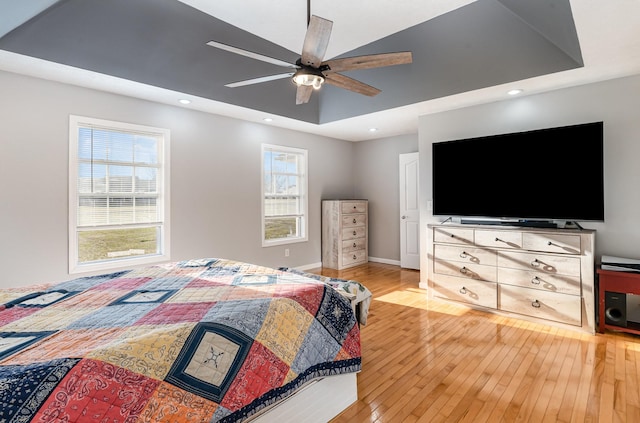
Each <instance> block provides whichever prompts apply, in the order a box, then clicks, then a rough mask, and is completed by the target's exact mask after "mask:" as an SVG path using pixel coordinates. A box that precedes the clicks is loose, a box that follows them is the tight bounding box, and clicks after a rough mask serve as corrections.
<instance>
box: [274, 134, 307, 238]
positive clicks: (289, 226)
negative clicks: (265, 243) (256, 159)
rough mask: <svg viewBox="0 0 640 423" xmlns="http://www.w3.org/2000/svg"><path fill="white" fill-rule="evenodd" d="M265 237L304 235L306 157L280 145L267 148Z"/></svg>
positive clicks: (301, 152)
mask: <svg viewBox="0 0 640 423" xmlns="http://www.w3.org/2000/svg"><path fill="white" fill-rule="evenodd" d="M263 151H264V157H263V160H264V163H263V170H264V175H263V176H264V181H263V189H264V199H263V201H264V219H265V238H266V239H267V240H269V239H280V238H291V237H302V236H304V234H303V233H302V231H303V228H304V225H303V219H304V218H305V206H304V205H305V203H304V196H305V194H306V193H305V186H306V184H305V178H306V174H305V173H306V157H305V154H304V152H303V150H301V151H300V152H297V151H295V150H293V149H292V150H289V149H278V148H277V147H267V146H265V147H264V150H263Z"/></svg>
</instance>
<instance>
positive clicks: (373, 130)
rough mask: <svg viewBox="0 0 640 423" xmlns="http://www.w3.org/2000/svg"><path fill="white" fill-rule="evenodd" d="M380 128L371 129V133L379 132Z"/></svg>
mask: <svg viewBox="0 0 640 423" xmlns="http://www.w3.org/2000/svg"><path fill="white" fill-rule="evenodd" d="M377 131H378V128H369V132H377Z"/></svg>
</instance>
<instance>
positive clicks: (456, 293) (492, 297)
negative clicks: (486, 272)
mask: <svg viewBox="0 0 640 423" xmlns="http://www.w3.org/2000/svg"><path fill="white" fill-rule="evenodd" d="M434 295H436V296H438V297H441V298H446V299H449V300H455V301H462V302H465V303H469V304H475V305H478V306H482V307H488V308H493V309H495V308H497V303H498V294H497V284H495V283H493V282H483V281H474V280H469V279H462V278H446V279H442V280H440V279H439V280H437V281H435V282H434Z"/></svg>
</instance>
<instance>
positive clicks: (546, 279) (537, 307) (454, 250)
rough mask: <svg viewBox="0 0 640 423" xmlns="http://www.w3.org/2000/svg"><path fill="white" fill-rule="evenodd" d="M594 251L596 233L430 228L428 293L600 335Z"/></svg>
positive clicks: (570, 230) (440, 225)
mask: <svg viewBox="0 0 640 423" xmlns="http://www.w3.org/2000/svg"><path fill="white" fill-rule="evenodd" d="M594 250H595V231H592V230H585V229H550V228H529V227H526V228H523V227H504V226H497V227H489V226H486V225H469V224H462V225H458V224H431V225H428V258H429V260H428V261H429V266H428V271H427V274H428V286H427V287H426V288H427V291H428V293H429V294H428V295H429V298H438V299H445V300H450V301H455V302H458V303H462V304H464V305H467V306H470V307H473V308H478V309H482V310H487V311H491V312H495V313H499V314H505V315H509V316H512V317H516V318H522V319H527V320H531V321H537V322H540V323H547V324H552V325H555V326H560V327H565V328H571V329H579V330H582V331H584V332H588V333H591V334H595V332H596V322H595V299H596V297H595V283H594V279H595V276H594V274H595V268H594ZM423 287H424V286H423Z"/></svg>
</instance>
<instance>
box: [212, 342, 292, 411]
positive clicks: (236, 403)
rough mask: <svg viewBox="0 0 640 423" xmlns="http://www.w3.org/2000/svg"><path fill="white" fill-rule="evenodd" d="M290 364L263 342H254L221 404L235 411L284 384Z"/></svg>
mask: <svg viewBox="0 0 640 423" xmlns="http://www.w3.org/2000/svg"><path fill="white" fill-rule="evenodd" d="M288 372H289V366H287V364H286V363H284V362H283V361H282V360H280V359H279V358H278V357H277V356H276V355H275V354H273V353H272V352H271V351H269V350H268V349H266V348H265V347H264V346H263V345H262V344H261V343H259V342H254V343H253V345H252V346H251V349H250V350H249V355H248V356H247V358H246V360H245V361H244V364H243V365H242V367H241V368H240V371H239V372H238V375H237V376H236V378H235V380H234V381H233V383H232V384H231V387H230V388H229V392H227V395H226V396H225V397H224V399H223V400H222V402H221V403H220V405H222V406H223V407H225V408H227V409H229V410H232V411H235V410H238V409H239V408H242V407H244V406H245V405H247V404H249V403H250V402H251V401H253V400H254V399H256V398H259V397H260V396H261V395H262V394H264V393H265V392H267V391H270V390H271V389H274V388H277V387H279V386H281V385H282V382H283V381H284V379H285V377H286V376H287V373H288Z"/></svg>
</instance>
